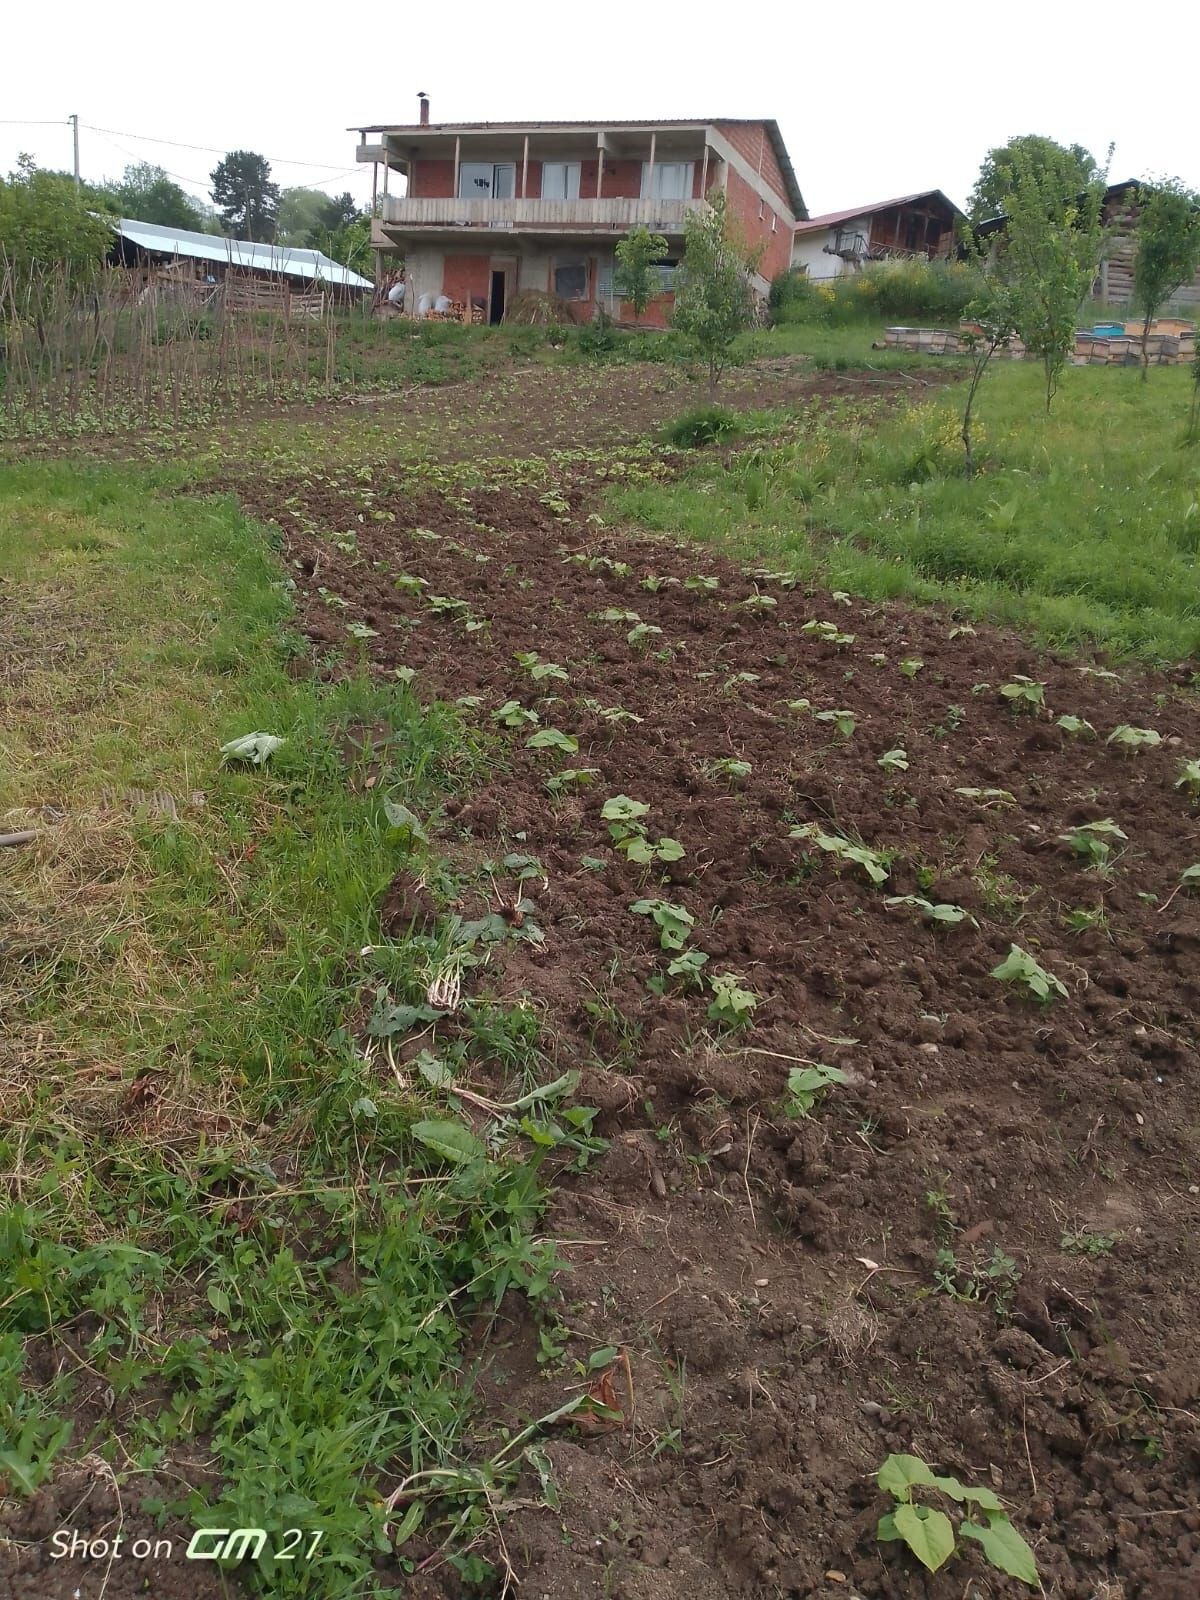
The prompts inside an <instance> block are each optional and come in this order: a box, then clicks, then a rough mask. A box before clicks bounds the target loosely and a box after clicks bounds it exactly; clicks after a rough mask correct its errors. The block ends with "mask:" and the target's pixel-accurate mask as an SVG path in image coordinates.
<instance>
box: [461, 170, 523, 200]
mask: <svg viewBox="0 0 1200 1600" xmlns="http://www.w3.org/2000/svg"><path fill="white" fill-rule="evenodd" d="M516 181H517V165H516V162H515V161H498V162H492V161H464V162H463V163H462V165H461V166H460V167H459V169H458V198H459V199H460V200H511V199H512V197H513V195H514V194H515V193H516Z"/></svg>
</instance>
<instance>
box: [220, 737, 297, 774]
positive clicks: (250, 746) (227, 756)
mask: <svg viewBox="0 0 1200 1600" xmlns="http://www.w3.org/2000/svg"><path fill="white" fill-rule="evenodd" d="M286 743H287V740H286V739H281V738H280V737H279V735H278V734H275V733H244V734H242V736H241V738H240V739H231V740H230V741H229V743H228V744H223V745H222V746H221V755H222V757H223V759H224V760H225V761H249V762H250V763H251V765H253V766H256V767H261V766H262V764H263V763H264V761H269V760H270V758H271V757H272V756H273V755H274V754H275V752H276V750H278V749H279V747H280V745H281V744H286Z"/></svg>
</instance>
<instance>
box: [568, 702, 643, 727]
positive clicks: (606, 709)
mask: <svg viewBox="0 0 1200 1600" xmlns="http://www.w3.org/2000/svg"><path fill="white" fill-rule="evenodd" d="M583 703H584V705H585V707H586V708H587V709H588V710H589V711H590V712H592V713H593V715H594V716H597V717H600V718H602V720H603V721H605V722H611V723H612V724H613V726H614V727H615V726H617V725H619V724H620V723H622V722H644V721H645V718H644V717H639V716H638V715H637V714H636V713H635V712H633V711H626V710H625V707H624V706H602V705H601V704H600V702H599V701H598V700H592V699H586V700H585V701H584V702H583Z"/></svg>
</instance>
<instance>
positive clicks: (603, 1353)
mask: <svg viewBox="0 0 1200 1600" xmlns="http://www.w3.org/2000/svg"><path fill="white" fill-rule="evenodd" d="M617 1353H618V1352H617V1347H616V1345H615V1344H606V1345H605V1346H604V1347H603V1349H601V1350H593V1351H592V1353H591V1355H590V1356H589V1357H588V1363H587V1369H588V1371H589V1372H599V1370H600V1368H601V1367H608V1366H611V1365H612V1363H613V1362H614V1361H615V1360H616V1359H617Z"/></svg>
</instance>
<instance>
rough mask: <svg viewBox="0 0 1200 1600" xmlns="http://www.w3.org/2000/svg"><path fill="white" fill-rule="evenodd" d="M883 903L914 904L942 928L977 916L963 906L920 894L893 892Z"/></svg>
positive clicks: (954, 926)
mask: <svg viewBox="0 0 1200 1600" xmlns="http://www.w3.org/2000/svg"><path fill="white" fill-rule="evenodd" d="M883 903H884V905H885V906H913V907H914V908H915V909H916V910H918V911H919V912H920V913H921V915H922V916H923V917H925V918H926V919H927V920H928V921H930V922H932V923H935V924H936V925H937V926H938V927H942V928H956V927H958V925H959V924H960V923H963V922H970V923H974V922H975V918H974V917H973V916H972V915H971V914H970V912H969V911H964V910H963V908H962V906H955V905H950V904H948V903H945V902H941V903H938V902H935V901H932V900H926V899H925V898H924V897H923V896H921V895H919V894H893V895H889V896H888V898H887V899H886V900H885V901H884V902H883Z"/></svg>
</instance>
